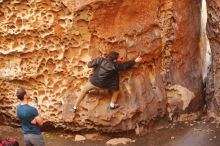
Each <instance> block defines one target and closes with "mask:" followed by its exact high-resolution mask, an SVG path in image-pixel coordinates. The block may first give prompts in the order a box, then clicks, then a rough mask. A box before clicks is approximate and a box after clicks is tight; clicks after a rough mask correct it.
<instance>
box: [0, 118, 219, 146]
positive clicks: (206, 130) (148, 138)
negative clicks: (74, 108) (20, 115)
mask: <svg viewBox="0 0 220 146" xmlns="http://www.w3.org/2000/svg"><path fill="white" fill-rule="evenodd" d="M43 135H44V138H45V141H46V146H74V145H77V146H104V145H106V142H107V141H108V140H109V139H111V138H114V137H125V138H131V139H132V140H135V142H134V143H129V144H126V145H127V146H220V125H219V124H216V123H206V122H202V121H194V122H184V123H173V124H169V125H167V126H166V127H164V128H162V129H158V130H155V131H152V132H148V133H146V134H144V135H142V136H134V135H133V134H130V133H129V134H128V133H124V134H123V135H111V136H110V135H108V136H106V135H105V136H104V137H103V136H102V137H101V138H100V139H102V140H86V141H84V142H75V141H74V137H75V135H70V134H57V133H48V132H43ZM8 137H15V138H18V140H19V143H20V144H21V146H23V135H22V132H21V129H20V128H12V127H8V126H0V138H1V139H4V138H8Z"/></svg>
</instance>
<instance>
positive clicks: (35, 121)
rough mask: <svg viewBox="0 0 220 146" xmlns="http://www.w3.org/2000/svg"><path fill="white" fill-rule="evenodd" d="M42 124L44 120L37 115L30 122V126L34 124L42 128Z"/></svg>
mask: <svg viewBox="0 0 220 146" xmlns="http://www.w3.org/2000/svg"><path fill="white" fill-rule="evenodd" d="M43 123H44V120H43V118H42V117H41V116H40V115H38V116H37V117H35V118H34V119H33V120H32V121H31V124H35V125H39V126H42V125H43Z"/></svg>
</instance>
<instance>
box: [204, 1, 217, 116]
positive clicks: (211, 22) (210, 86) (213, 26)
mask: <svg viewBox="0 0 220 146" xmlns="http://www.w3.org/2000/svg"><path fill="white" fill-rule="evenodd" d="M207 6H208V27H207V31H208V38H209V41H210V47H211V50H212V65H211V71H210V73H209V76H208V79H207V85H206V93H207V96H206V100H207V105H208V109H209V113H210V115H211V116H216V115H217V116H220V97H219V95H220V90H219V88H220V83H219V79H220V76H219V75H220V70H219V67H220V60H219V53H220V49H219V47H220V42H219V40H220V33H219V29H220V25H219V20H220V10H219V9H220V2H219V1H218V0H208V1H207Z"/></svg>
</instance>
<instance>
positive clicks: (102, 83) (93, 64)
mask: <svg viewBox="0 0 220 146" xmlns="http://www.w3.org/2000/svg"><path fill="white" fill-rule="evenodd" d="M103 60H106V61H110V62H111V63H112V64H113V66H114V70H113V71H111V72H110V74H108V77H107V78H105V79H103V78H102V77H101V76H100V73H99V72H100V70H101V63H102V62H103ZM134 64H135V61H134V60H131V61H127V62H125V63H123V64H116V63H113V62H112V61H111V60H109V59H106V58H97V59H94V60H92V61H90V62H89V63H88V67H89V68H95V69H94V72H93V74H92V75H91V76H90V78H89V81H90V82H91V83H92V84H93V85H95V86H97V87H100V88H106V89H119V71H122V70H127V69H129V68H131V67H132V66H133V65H134Z"/></svg>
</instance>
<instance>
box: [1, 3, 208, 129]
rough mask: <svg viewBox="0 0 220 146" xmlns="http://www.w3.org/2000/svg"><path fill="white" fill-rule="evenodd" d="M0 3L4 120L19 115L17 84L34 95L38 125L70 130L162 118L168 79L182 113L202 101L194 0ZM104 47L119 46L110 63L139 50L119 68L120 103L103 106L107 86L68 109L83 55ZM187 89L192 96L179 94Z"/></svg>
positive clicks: (84, 77)
mask: <svg viewBox="0 0 220 146" xmlns="http://www.w3.org/2000/svg"><path fill="white" fill-rule="evenodd" d="M0 7H1V8H0V35H1V37H0V91H1V92H0V119H2V120H1V121H2V122H4V123H9V122H10V123H16V124H17V123H19V121H18V120H17V118H16V111H15V107H16V105H18V104H19V101H18V100H17V99H16V97H15V91H16V89H17V88H18V87H21V86H22V87H25V88H27V90H28V92H29V95H30V96H31V97H38V100H39V104H40V107H41V113H42V116H43V117H44V119H45V124H46V125H48V124H49V125H50V126H53V127H54V128H58V129H60V128H62V129H65V130H72V131H80V130H97V131H104V132H122V131H128V130H134V129H135V128H136V125H137V124H138V125H142V126H143V127H144V126H149V123H153V122H154V121H156V120H157V119H158V118H160V119H161V118H162V119H163V118H164V119H166V118H165V116H166V113H167V101H168V99H167V96H166V95H167V92H168V93H169V92H170V91H169V90H167V88H169V87H172V86H175V85H181V87H179V86H177V87H175V88H177V89H172V90H177V91H178V92H181V96H179V95H178V94H173V97H169V98H170V99H175V100H173V102H174V101H175V102H177V103H178V104H180V107H181V108H182V109H185V108H186V109H187V110H188V111H187V113H193V112H198V111H199V110H200V109H201V108H202V107H203V105H204V102H203V98H202V95H203V85H202V68H201V65H200V64H201V58H200V53H199V51H200V50H199V45H198V44H199V43H198V42H199V38H200V0H193V1H192V0H178V1H175V0H163V1H161V0H135V1H134V0H53V1H51V0H45V1H44V0H38V1H27V0H10V1H9V0H4V1H2V2H1V6H0ZM109 51H118V52H119V54H120V55H119V58H120V59H119V61H118V63H123V62H124V61H127V60H131V59H134V58H135V57H137V56H138V55H141V56H142V57H143V62H142V63H141V64H136V65H135V66H134V67H133V68H132V69H129V70H128V71H123V72H121V73H120V94H119V98H118V101H117V102H118V103H119V104H120V108H119V109H115V110H110V109H109V108H108V105H109V102H110V98H111V93H110V92H109V91H107V90H106V91H92V92H90V93H88V94H87V95H86V97H85V99H84V100H83V101H82V103H81V104H80V106H79V108H78V111H77V112H76V113H75V114H73V113H72V112H71V108H72V106H73V104H74V103H75V101H76V98H77V97H78V95H79V94H80V93H81V89H82V87H83V86H84V84H85V83H86V82H87V81H88V77H89V74H90V72H91V69H89V68H88V67H87V62H88V61H90V60H91V59H93V58H96V57H100V56H105V55H106V54H107V53H108V52H109ZM184 92H186V93H184ZM191 93H193V94H194V96H195V97H194V98H193V99H192V101H191V100H189V99H188V97H186V99H184V98H185V96H188V95H190V97H191ZM177 98H180V99H177ZM173 102H172V103H173ZM181 102H183V103H181ZM188 102H191V103H190V104H189V103H188ZM173 104H175V103H173ZM188 104H189V105H188Z"/></svg>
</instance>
